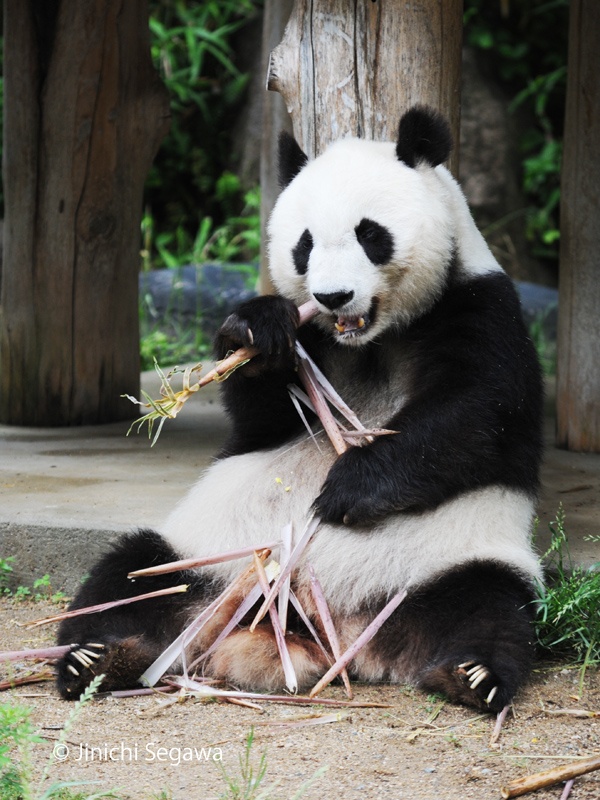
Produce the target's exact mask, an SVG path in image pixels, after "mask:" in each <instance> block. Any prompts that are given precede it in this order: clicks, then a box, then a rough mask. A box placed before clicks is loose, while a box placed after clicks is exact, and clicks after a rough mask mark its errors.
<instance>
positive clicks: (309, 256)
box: [269, 107, 455, 345]
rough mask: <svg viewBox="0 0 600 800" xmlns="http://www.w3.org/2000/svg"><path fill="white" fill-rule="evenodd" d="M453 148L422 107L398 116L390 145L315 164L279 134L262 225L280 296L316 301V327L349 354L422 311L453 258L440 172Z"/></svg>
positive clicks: (444, 129) (355, 148)
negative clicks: (269, 208)
mask: <svg viewBox="0 0 600 800" xmlns="http://www.w3.org/2000/svg"><path fill="white" fill-rule="evenodd" d="M451 146H452V141H451V136H450V130H449V127H448V124H447V123H446V121H445V120H444V119H443V118H442V117H441V116H439V115H438V114H437V113H435V112H433V111H431V110H428V109H425V108H420V107H417V108H413V109H411V110H410V111H408V112H407V113H406V114H404V116H403V117H402V119H401V120H400V126H399V133H398V141H397V142H396V143H392V142H373V141H365V140H361V139H354V138H348V139H342V140H340V141H338V142H335V143H334V144H332V145H330V146H329V147H328V148H327V150H326V151H325V152H324V153H323V154H322V155H320V156H318V157H317V158H315V159H314V160H313V161H308V159H307V157H306V155H305V154H304V153H303V152H302V150H301V149H300V147H299V145H298V144H297V143H296V141H295V140H294V139H293V138H292V137H291V136H289V135H285V134H282V137H281V139H280V153H279V156H280V161H279V175H280V183H281V185H282V187H283V191H282V193H281V195H280V197H279V199H278V201H277V203H276V205H275V208H274V210H273V213H272V215H271V219H270V221H269V260H270V269H271V275H272V278H273V281H274V283H275V286H276V287H277V290H278V291H279V292H280V294H282V295H284V296H285V297H288V298H290V299H291V300H294V301H295V302H296V303H298V304H300V303H303V302H305V301H307V300H309V299H312V298H314V299H315V300H316V301H317V302H318V303H319V307H320V309H321V312H322V313H321V314H319V315H318V317H317V320H316V321H317V322H318V324H319V325H320V326H321V327H322V328H324V329H325V330H326V331H328V332H330V333H331V334H332V336H334V337H335V338H336V339H337V340H338V341H339V342H341V343H344V344H349V345H361V344H363V343H366V342H368V341H371V340H372V339H374V338H375V337H376V336H378V335H379V334H380V333H381V332H382V331H383V330H385V329H387V328H389V327H392V326H399V327H404V326H405V325H407V324H408V323H409V322H410V321H411V320H412V319H414V318H415V316H416V315H419V314H421V313H423V312H424V311H425V310H427V308H429V307H430V306H431V305H432V304H433V303H434V302H435V300H436V298H437V297H439V295H440V293H441V292H442V291H443V288H444V285H445V283H446V280H447V275H448V270H449V268H450V264H451V261H452V257H453V250H454V234H455V230H454V225H453V219H452V216H453V215H452V210H451V208H452V202H451V198H450V194H451V192H449V190H448V187H447V184H448V181H447V180H446V179H444V178H441V177H440V174H439V173H440V171H443V172H445V173H447V170H445V169H444V168H443V167H439V166H438V165H439V164H441V163H442V162H443V161H445V160H446V159H447V158H448V156H449V154H450V150H451ZM450 180H451V179H450Z"/></svg>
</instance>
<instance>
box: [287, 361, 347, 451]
mask: <svg viewBox="0 0 600 800" xmlns="http://www.w3.org/2000/svg"><path fill="white" fill-rule="evenodd" d="M298 375H299V377H300V380H301V381H302V384H303V386H304V388H305V389H306V393H307V394H308V396H309V398H310V401H311V403H312V404H313V406H314V408H315V411H316V412H317V416H318V417H319V419H320V420H321V425H322V426H323V428H324V430H325V433H326V434H327V436H328V437H329V439H330V441H331V444H332V445H333V447H334V449H335V452H336V453H337V454H338V455H341V454H342V453H345V452H346V450H347V449H348V445H347V444H346V442H345V441H344V439H343V437H342V434H341V432H340V426H339V425H338V422H337V420H336V418H335V417H334V416H333V414H332V413H331V410H330V408H329V406H328V405H327V401H326V400H325V398H324V397H323V394H322V392H321V391H320V389H319V386H318V383H317V381H316V379H315V377H314V373H313V372H312V370H311V368H310V365H309V364H308V363H307V362H306V361H301V362H300V364H299V366H298Z"/></svg>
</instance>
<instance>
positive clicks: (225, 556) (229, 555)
mask: <svg viewBox="0 0 600 800" xmlns="http://www.w3.org/2000/svg"><path fill="white" fill-rule="evenodd" d="M280 544H281V541H277V542H267V544H257V545H255V546H253V547H242V548H241V549H240V550H229V551H227V552H225V553H217V554H215V555H212V556H202V557H201V558H184V559H183V560H181V561H169V562H168V563H167V564H159V565H158V566H156V567H148V568H147V569H136V570H135V571H134V572H130V573H129V574H128V575H127V577H128V578H145V577H147V576H148V575H163V574H165V573H167V572H179V571H180V570H185V569H194V568H195V567H206V566H208V565H209V564H221V563H223V562H225V561H235V559H236V558H244V557H245V556H251V555H252V554H253V553H254V552H260V551H261V550H272V549H273V548H274V547H279V545H280Z"/></svg>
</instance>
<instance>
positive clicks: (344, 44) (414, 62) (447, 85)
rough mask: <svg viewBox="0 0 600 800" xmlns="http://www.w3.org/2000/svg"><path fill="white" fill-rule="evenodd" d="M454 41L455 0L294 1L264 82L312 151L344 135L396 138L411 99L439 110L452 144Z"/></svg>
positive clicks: (457, 25)
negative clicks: (278, 96) (281, 99)
mask: <svg viewBox="0 0 600 800" xmlns="http://www.w3.org/2000/svg"><path fill="white" fill-rule="evenodd" d="M461 42H462V0H415V2H410V3H408V2H406V0H378V1H377V2H373V1H372V2H366V0H363V2H360V3H348V2H347V1H346V0H296V2H295V4H294V10H293V12H292V15H291V17H290V20H289V23H288V26H287V28H286V31H285V35H284V38H283V41H282V42H281V44H280V45H279V46H278V47H277V48H275V50H274V51H273V53H272V54H271V60H270V65H269V77H268V88H269V89H273V90H275V91H278V92H281V94H282V95H283V97H284V99H285V102H286V105H287V108H288V110H289V112H290V114H291V116H292V122H293V126H294V133H295V135H296V138H297V139H298V141H299V143H300V145H301V146H302V148H303V149H304V151H305V152H306V153H307V155H308V156H309V157H310V158H312V157H314V156H315V155H318V154H319V153H321V152H322V151H323V149H324V148H325V147H326V146H327V145H328V144H329V143H330V142H331V141H334V140H335V139H338V138H340V137H342V136H347V135H350V134H351V135H354V136H360V137H363V138H365V139H376V140H391V141H393V140H395V138H396V134H397V126H398V121H399V119H400V116H401V115H402V113H403V112H404V111H406V110H407V109H408V108H410V106H412V105H415V104H426V105H430V106H432V107H433V108H436V109H437V110H438V111H441V112H442V113H443V114H444V115H445V116H446V117H447V118H448V119H449V120H450V124H451V128H452V133H453V135H454V141H455V142H456V143H457V144H458V134H459V122H460V68H461ZM451 168H452V169H453V171H454V172H456V171H457V168H458V150H457V149H455V151H454V154H453V156H452V161H451Z"/></svg>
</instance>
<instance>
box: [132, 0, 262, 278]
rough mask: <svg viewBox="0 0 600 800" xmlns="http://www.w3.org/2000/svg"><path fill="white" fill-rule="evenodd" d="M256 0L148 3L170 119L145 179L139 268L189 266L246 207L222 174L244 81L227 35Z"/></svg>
mask: <svg viewBox="0 0 600 800" xmlns="http://www.w3.org/2000/svg"><path fill="white" fill-rule="evenodd" d="M260 4H261V3H260V1H259V0H235V2H234V0H219V2H214V1H212V2H211V1H210V0H202V1H201V2H197V3H193V4H188V3H185V2H182V0H177V2H172V1H171V0H151V3H150V9H151V17H150V37H151V52H152V58H153V61H154V64H155V66H156V68H157V69H158V70H159V72H160V74H161V76H162V78H163V81H164V82H165V84H166V86H167V88H168V90H169V94H170V97H171V115H172V116H171V130H170V132H169V134H168V136H167V138H166V139H165V141H164V142H163V144H162V146H161V148H160V150H159V153H158V155H157V158H156V161H155V163H154V166H153V168H152V171H151V173H150V176H149V178H148V181H147V184H146V197H145V206H146V209H147V213H146V217H147V220H148V219H151V220H152V222H151V227H152V243H153V244H154V246H155V247H156V253H155V252H153V251H152V248H150V247H148V246H147V244H148V243H147V241H146V239H145V231H143V235H144V239H145V241H144V249H145V251H146V254H145V257H144V264H145V266H146V267H148V266H149V265H152V266H163V265H165V266H173V265H174V264H181V263H183V262H184V260H185V259H187V260H188V263H189V260H190V253H195V254H198V253H200V252H203V250H204V248H205V247H206V245H207V243H208V240H209V239H211V238H212V239H213V240H214V241H215V242H216V241H217V240H219V241H220V237H219V236H217V235H216V232H217V231H218V230H219V229H220V228H221V226H222V225H223V224H224V223H225V221H226V220H227V219H229V218H231V217H237V216H240V215H241V214H242V209H243V207H244V205H247V199H246V198H245V197H244V193H243V191H242V190H241V187H240V186H239V181H237V179H235V178H234V176H231V177H230V173H228V172H227V170H228V169H229V167H230V165H231V164H232V155H231V151H232V141H231V135H230V132H231V131H232V129H233V127H234V121H235V115H236V113H237V112H238V109H239V103H240V100H241V99H242V97H243V93H244V89H245V87H246V84H247V82H248V75H247V74H244V73H242V72H241V71H240V69H239V67H238V66H237V63H236V60H237V59H236V52H235V46H234V40H235V36H236V34H239V32H240V31H241V30H242V29H243V27H244V26H246V25H247V24H248V22H249V21H251V20H252V19H253V18H254V17H255V16H256V10H257V7H258V6H259V5H260ZM231 178H234V180H236V181H237V183H236V185H235V186H233V187H232V186H231V185H230V186H229V187H228V188H227V187H226V186H225V196H223V187H224V184H227V183H228V182H230V181H231ZM207 219H208V221H207ZM147 224H148V223H147ZM243 224H244V225H246V224H247V223H243ZM146 230H147V229H146ZM242 239H243V237H242ZM242 239H240V240H238V245H239V246H240V249H241V247H242V243H243V242H242ZM245 244H247V242H246V243H245ZM209 257H210V258H217V257H218V256H216V255H214V254H211V255H210V256H209ZM251 257H254V255H252V256H248V255H244V259H247V258H251Z"/></svg>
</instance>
